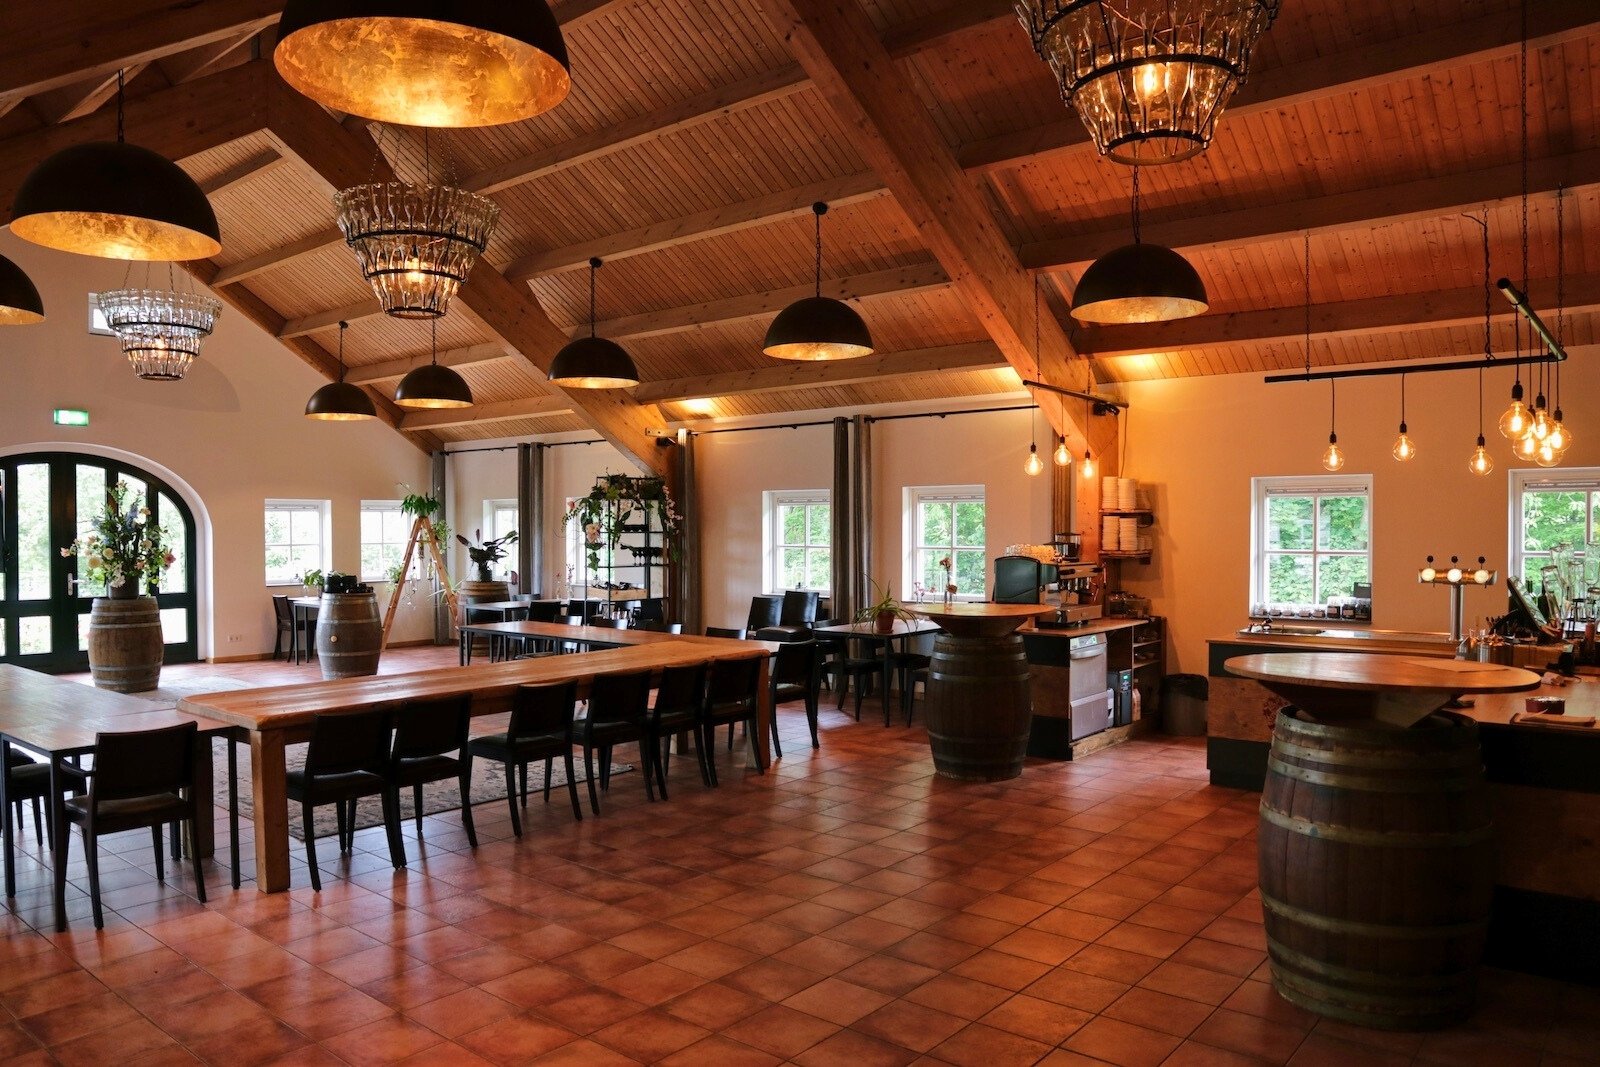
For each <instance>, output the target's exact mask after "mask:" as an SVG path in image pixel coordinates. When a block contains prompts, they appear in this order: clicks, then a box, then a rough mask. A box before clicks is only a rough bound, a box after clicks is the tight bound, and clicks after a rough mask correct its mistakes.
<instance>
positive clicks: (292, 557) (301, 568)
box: [266, 500, 328, 585]
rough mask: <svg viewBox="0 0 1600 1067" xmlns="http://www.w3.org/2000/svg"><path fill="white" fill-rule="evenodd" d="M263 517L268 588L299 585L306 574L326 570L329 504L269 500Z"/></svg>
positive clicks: (322, 501)
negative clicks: (269, 586) (271, 586)
mask: <svg viewBox="0 0 1600 1067" xmlns="http://www.w3.org/2000/svg"><path fill="white" fill-rule="evenodd" d="M266 517H267V526H266V549H267V584H268V585H299V584H300V581H301V577H302V576H303V575H304V574H305V573H306V571H309V570H325V569H326V568H327V565H328V557H327V541H328V538H327V529H328V501H326V500H269V501H267V504H266Z"/></svg>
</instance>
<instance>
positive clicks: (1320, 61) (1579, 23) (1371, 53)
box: [959, 0, 1596, 173]
mask: <svg viewBox="0 0 1600 1067" xmlns="http://www.w3.org/2000/svg"><path fill="white" fill-rule="evenodd" d="M1595 27H1596V9H1595V5H1594V2H1593V0H1546V2H1544V3H1539V4H1532V5H1530V10H1529V12H1528V32H1529V44H1530V45H1531V46H1532V47H1534V48H1550V47H1554V46H1555V45H1559V44H1561V43H1563V42H1565V41H1570V40H1574V39H1576V38H1579V37H1584V36H1589V35H1591V34H1593V33H1594V32H1595ZM1520 45H1521V30H1520V24H1519V17H1518V12H1517V11H1516V10H1515V8H1514V7H1513V8H1510V9H1508V10H1505V11H1500V12H1496V13H1495V14H1493V15H1487V16H1484V17H1483V18H1479V19H1474V20H1473V21H1471V22H1467V23H1460V24H1457V25H1453V26H1430V27H1429V28H1428V29H1427V30H1424V31H1423V32H1421V33H1417V34H1412V35H1410V36H1408V37H1399V38H1393V39H1389V40H1381V41H1376V42H1374V43H1372V44H1367V45H1362V46H1361V47H1359V48H1352V49H1348V50H1346V51H1344V52H1336V53H1333V54H1330V55H1325V56H1319V57H1316V58H1312V59H1298V60H1296V61H1295V62H1294V63H1292V64H1290V65H1289V66H1286V67H1276V68H1272V69H1268V70H1261V71H1253V72H1251V75H1250V80H1249V81H1247V82H1246V83H1245V84H1244V86H1243V87H1242V88H1240V90H1239V92H1238V94H1237V95H1236V96H1235V97H1234V98H1233V100H1232V101H1231V102H1230V103H1229V104H1228V107H1227V109H1226V110H1225V111H1223V113H1222V119H1221V121H1222V122H1228V121H1230V120H1233V119H1240V118H1244V117H1245V116H1247V115H1255V114H1260V113H1262V112H1265V111H1273V110H1277V109H1280V108H1287V107H1293V106H1295V105H1297V104H1301V103H1305V102H1307V101H1309V100H1317V99H1323V98H1326V97H1329V96H1333V95H1336V94H1348V93H1354V92H1359V91H1360V90H1362V89H1368V88H1372V87H1374V86H1379V85H1386V84H1390V83H1393V82H1396V81H1401V80H1405V79H1410V78H1419V77H1423V76H1426V75H1429V74H1436V73H1439V72H1441V71H1445V70H1449V69H1451V68H1455V67H1463V66H1470V65H1472V64H1475V63H1483V62H1487V61H1490V60H1493V59H1497V58H1500V57H1503V56H1507V55H1511V54H1513V53H1514V52H1515V51H1516V50H1517V49H1518V48H1519V47H1520ZM1094 150H1095V148H1094V144H1093V142H1091V141H1090V140H1089V134H1088V131H1086V130H1085V129H1084V128H1083V126H1082V124H1081V123H1079V122H1078V120H1077V118H1076V117H1073V116H1072V115H1071V113H1070V112H1068V111H1064V112H1063V114H1062V118H1061V119H1060V120H1059V121H1057V122H1053V123H1051V124H1049V125H1047V126H1035V127H1032V128H1030V129H1026V130H1018V131H1016V132H1014V133H1008V134H1002V135H1000V136H997V137H990V138H987V139H986V140H982V141H975V142H973V143H971V144H968V145H965V146H963V147H962V149H961V151H960V153H959V157H960V160H961V165H962V166H963V167H964V168H966V169H967V170H969V171H975V172H978V173H986V172H989V171H994V170H1001V169H1005V168H1008V167H1016V166H1021V165H1023V164H1025V163H1031V162H1034V161H1036V160H1040V159H1048V158H1049V157H1051V156H1054V155H1059V154H1061V153H1070V152H1080V153H1090V152H1093V151H1094Z"/></svg>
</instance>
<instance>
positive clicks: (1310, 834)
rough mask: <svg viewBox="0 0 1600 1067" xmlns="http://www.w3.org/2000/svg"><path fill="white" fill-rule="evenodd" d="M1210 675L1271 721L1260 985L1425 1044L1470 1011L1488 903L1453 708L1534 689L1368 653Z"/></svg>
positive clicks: (1468, 744)
mask: <svg viewBox="0 0 1600 1067" xmlns="http://www.w3.org/2000/svg"><path fill="white" fill-rule="evenodd" d="M1224 667H1226V669H1227V670H1228V672H1229V673H1230V674H1237V675H1240V676H1242V677H1245V678H1253V679H1255V680H1256V681H1258V682H1260V683H1261V684H1262V685H1264V686H1266V687H1267V688H1268V689H1269V690H1271V691H1272V692H1274V693H1276V694H1277V695H1278V696H1280V697H1282V698H1283V699H1285V700H1287V701H1289V702H1290V703H1291V704H1293V705H1294V707H1291V708H1285V709H1284V710H1283V711H1280V712H1279V713H1278V721H1277V723H1276V724H1275V725H1274V727H1273V732H1272V750H1271V753H1270V755H1269V757H1268V760H1267V778H1266V784H1265V787H1264V788H1263V790H1262V793H1261V825H1260V830H1259V833H1258V834H1257V838H1256V854H1257V865H1258V872H1259V877H1260V883H1261V904H1262V910H1263V921H1264V922H1265V924H1266V933H1267V952H1268V955H1269V957H1270V959H1271V962H1272V983H1273V986H1274V987H1275V988H1276V989H1277V990H1278V992H1279V993H1280V994H1282V995H1283V997H1284V998H1285V999H1286V1000H1289V1001H1291V1002H1292V1003H1295V1004H1298V1005H1300V1006H1301V1007H1303V1008H1307V1009H1309V1010H1311V1011H1315V1012H1317V1013H1319V1014H1321V1015H1326V1016H1328V1017H1330V1018H1334V1019H1339V1020H1341V1021H1344V1022H1352V1023H1356V1024H1358V1025H1361V1026H1372V1027H1380V1028H1384V1029H1394V1030H1423V1029H1433V1028H1436V1027H1440V1026H1446V1025H1449V1024H1451V1023H1454V1022H1457V1021H1459V1020H1461V1019H1462V1018H1465V1017H1466V1016H1467V1015H1469V1014H1470V1013H1471V1011H1472V1006H1473V999H1474V992H1475V988H1474V987H1475V975H1476V969H1477V963H1478V959H1479V958H1480V957H1481V956H1482V954H1483V944H1484V938H1485V935H1486V933H1487V930H1488V922H1489V906H1490V898H1491V895H1492V892H1493V885H1494V877H1493V874H1494V866H1493V863H1494V858H1493V855H1492V852H1491V848H1492V839H1491V833H1492V830H1493V826H1492V822H1491V813H1490V809H1489V796H1488V789H1487V787H1486V786H1485V784H1484V780H1483V757H1482V754H1481V752H1480V751H1479V748H1478V730H1477V724H1476V723H1475V722H1473V721H1472V720H1470V719H1467V718H1464V717H1462V716H1459V715H1451V714H1449V713H1448V712H1444V710H1443V709H1444V708H1445V707H1446V706H1447V705H1448V704H1450V703H1451V701H1453V700H1454V699H1455V698H1456V697H1457V696H1460V695H1462V694H1466V693H1506V692H1518V691H1521V690H1528V689H1534V688H1537V687H1538V685H1539V676H1538V675H1536V674H1534V673H1532V672H1531V671H1524V670H1519V669H1517V668H1514V667H1503V666H1499V665H1496V664H1492V663H1477V662H1467V661H1461V660H1448V659H1429V658H1427V657H1423V656H1385V655H1374V654H1369V653H1343V652H1292V653H1278V654H1271V655H1253V656H1239V657H1237V658H1234V659H1230V660H1228V661H1227V662H1226V663H1225V664H1224Z"/></svg>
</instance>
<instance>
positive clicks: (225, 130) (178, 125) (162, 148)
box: [0, 5, 271, 222]
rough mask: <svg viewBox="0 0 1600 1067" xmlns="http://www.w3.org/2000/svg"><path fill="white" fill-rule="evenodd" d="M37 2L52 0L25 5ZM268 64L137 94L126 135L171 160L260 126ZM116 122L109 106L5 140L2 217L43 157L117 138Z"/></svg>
mask: <svg viewBox="0 0 1600 1067" xmlns="http://www.w3.org/2000/svg"><path fill="white" fill-rule="evenodd" d="M35 6H37V7H49V6H50V5H28V9H29V10H33V8H34V7H35ZM224 6H225V5H224ZM270 66H271V64H264V63H261V62H257V63H247V64H244V65H242V66H238V67H232V68H230V69H228V70H225V71H222V72H221V73H218V74H213V75H212V76H211V77H209V78H202V79H200V80H198V81H192V82H189V83H187V84H185V85H178V86H174V87H172V88H170V89H159V90H157V91H155V92H153V93H147V94H145V95H144V96H139V97H134V98H133V99H131V100H129V101H128V102H127V105H126V108H125V110H126V113H127V136H128V140H130V141H132V142H134V143H135V144H138V145H140V146H142V147H145V148H148V149H150V150H151V151H152V152H156V153H158V154H160V155H163V156H166V157H167V158H168V159H184V158H186V157H188V156H194V155H199V154H200V153H201V152H205V151H207V150H209V149H212V148H216V147H217V146H218V145H224V144H228V143H229V142H231V141H236V140H238V139H239V138H241V137H248V136H250V135H252V134H255V133H258V132H259V131H260V130H261V129H263V128H264V127H265V126H266V124H267V103H266V85H267V81H266V78H267V74H268V72H269V68H270ZM0 69H3V68H0ZM116 127H117V120H116V116H115V115H113V114H111V112H110V110H109V109H105V110H101V111H97V112H95V113H94V114H92V115H86V116H84V117H83V118H81V119H76V120H74V121H72V122H68V123H64V124H62V125H60V126H47V127H45V128H43V129H40V130H33V131H31V132H29V133H25V134H22V135H20V136H17V137H11V138H8V139H7V140H5V141H3V142H0V222H9V221H10V219H11V204H12V202H13V201H14V200H15V199H16V195H17V187H18V186H20V185H21V184H22V181H23V179H24V178H25V177H27V175H28V172H29V171H31V170H32V169H33V168H34V166H35V165H36V164H37V163H38V162H39V161H40V160H41V159H44V158H45V157H46V156H49V155H51V154H52V153H55V152H58V151H60V150H61V149H63V148H68V147H71V146H72V145H76V144H82V143H84V142H85V141H110V140H114V139H115V138H116Z"/></svg>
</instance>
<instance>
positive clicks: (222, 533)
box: [0, 232, 432, 657]
mask: <svg viewBox="0 0 1600 1067" xmlns="http://www.w3.org/2000/svg"><path fill="white" fill-rule="evenodd" d="M0 254H3V255H5V256H6V257H8V258H10V259H11V260H13V261H14V262H16V263H17V264H18V265H19V266H21V267H22V269H23V270H25V271H27V272H28V275H29V276H30V277H31V278H32V279H33V281H34V284H35V285H36V286H38V288H39V292H40V294H41V296H42V297H43V299H44V302H45V312H46V315H47V319H46V321H45V322H44V323H43V324H41V325H38V326H26V327H6V328H4V330H3V331H0V366H3V367H4V382H5V389H4V394H3V396H0V411H3V413H4V418H3V419H0V450H3V451H5V452H8V453H14V452H26V451H33V450H34V449H36V448H38V449H45V448H60V449H65V450H75V449H81V448H83V447H84V446H89V447H90V448H93V449H99V450H102V451H106V450H111V451H115V452H117V453H124V454H126V458H128V459H129V460H130V462H134V463H139V462H140V461H141V460H142V461H144V462H145V463H146V465H150V466H154V467H155V468H157V469H158V472H162V471H164V472H170V473H171V475H172V476H173V477H174V478H176V479H177V480H178V481H179V482H181V483H183V484H185V485H187V486H188V487H189V488H190V489H192V491H193V494H194V495H195V496H197V497H198V499H199V501H200V503H201V504H202V505H203V510H200V511H197V514H196V521H197V522H198V523H199V524H200V525H201V526H202V527H205V526H209V530H208V533H207V532H203V533H202V534H201V536H200V538H199V539H200V540H201V542H202V544H203V545H207V544H208V545H209V546H210V550H209V553H207V554H204V555H202V557H201V559H200V561H199V563H200V588H201V595H202V602H201V611H200V634H199V638H200V652H201V654H202V655H215V656H221V657H235V656H245V655H252V654H259V653H266V652H270V651H271V650H272V642H273V633H274V627H273V619H272V604H271V602H270V600H269V599H268V596H269V594H270V593H271V592H273V591H274V590H271V589H269V588H268V587H267V586H266V583H265V577H264V575H265V571H266V552H265V548H264V546H263V537H262V535H263V521H264V520H263V514H262V507H263V502H264V500H265V499H266V498H269V497H287V498H307V499H317V500H330V501H332V505H333V528H332V541H331V547H332V558H331V561H330V562H331V564H332V567H333V569H335V570H343V571H348V572H355V571H356V570H357V569H358V565H359V563H360V514H359V508H360V502H361V500H362V499H391V498H393V497H395V495H396V490H395V484H396V483H397V482H409V483H411V484H412V485H415V486H423V485H426V484H427V470H428V465H427V458H426V457H425V456H424V455H423V453H422V452H420V451H418V450H417V449H416V448H415V447H414V446H412V445H411V444H409V443H407V442H406V441H404V440H402V439H401V438H400V437H399V435H397V434H396V433H395V432H394V431H393V430H392V429H390V428H389V427H387V426H384V425H381V424H359V423H320V422H314V421H312V420H309V419H306V418H305V417H304V415H303V414H302V413H303V411H304V409H305V403H306V400H307V398H308V397H310V395H311V393H312V392H313V391H315V390H316V388H317V387H318V386H319V385H321V384H323V379H322V378H321V377H320V376H319V375H318V374H317V373H316V372H315V371H312V370H311V369H310V368H308V367H306V366H305V365H304V364H303V363H301V362H300V361H299V360H297V359H296V358H295V357H294V356H293V355H291V354H290V353H289V352H287V351H286V350H285V349H284V348H283V347H282V346H281V345H280V344H278V342H277V341H276V340H274V339H273V338H271V337H269V336H267V335H266V334H265V333H264V332H263V331H261V330H260V329H258V328H257V327H256V326H254V325H253V324H251V323H250V322H248V321H247V320H246V319H245V318H244V317H243V316H241V315H239V314H238V313H237V312H235V311H234V310H232V309H231V308H227V307H224V309H223V312H222V317H221V319H220V321H219V322H218V326H217V332H216V333H215V335H213V336H212V337H211V338H210V340H208V341H207V342H206V344H205V347H204V349H203V351H202V355H201V358H200V359H199V360H198V361H196V363H195V365H194V367H193V368H192V369H191V370H190V372H189V376H188V378H186V379H185V380H184V381H182V382H143V381H140V380H138V379H137V378H135V377H134V376H133V372H132V371H131V370H130V369H129V367H128V364H127V361H126V359H125V358H124V357H123V356H122V353H121V351H120V350H119V349H118V347H117V342H116V339H115V338H111V337H98V336H91V335H90V334H89V332H88V294H89V293H90V292H91V291H98V290H105V289H116V288H120V287H122V286H123V284H124V276H125V273H126V272H127V268H126V265H125V264H122V263H113V262H111V261H108V260H101V259H92V258H87V257H83V256H73V255H67V254H65V253H61V252H52V251H49V250H46V249H42V248H38V247H36V246H34V245H30V244H28V243H26V242H23V241H20V240H17V239H16V238H13V237H12V236H11V235H10V234H9V233H7V232H0ZM144 272H145V268H144V267H143V266H142V265H135V266H134V267H133V269H132V272H131V277H130V278H129V282H128V284H133V285H137V284H142V279H143V278H144ZM150 277H151V280H152V284H153V285H163V286H164V285H165V284H166V277H167V271H166V267H165V265H153V266H152V267H151V273H150ZM180 284H185V283H183V282H182V281H181V279H180ZM57 407H68V408H85V409H87V410H88V411H89V414H90V424H89V426H88V427H87V428H83V429H68V428H64V427H57V426H54V425H52V424H51V411H52V409H54V408H57ZM191 503H192V501H191ZM386 588H387V587H382V588H380V595H379V602H380V604H384V603H386V599H385V596H386ZM276 591H278V592H282V591H283V590H276ZM426 607H427V606H426V605H425V604H420V603H419V604H416V605H413V607H412V608H409V609H405V610H404V612H403V615H402V616H401V618H400V619H399V620H398V621H397V624H396V630H395V631H394V634H393V635H392V639H393V640H397V641H405V640H411V639H417V638H422V637H425V636H428V635H431V633H432V623H431V615H430V614H429V612H428V611H427V610H426Z"/></svg>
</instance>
